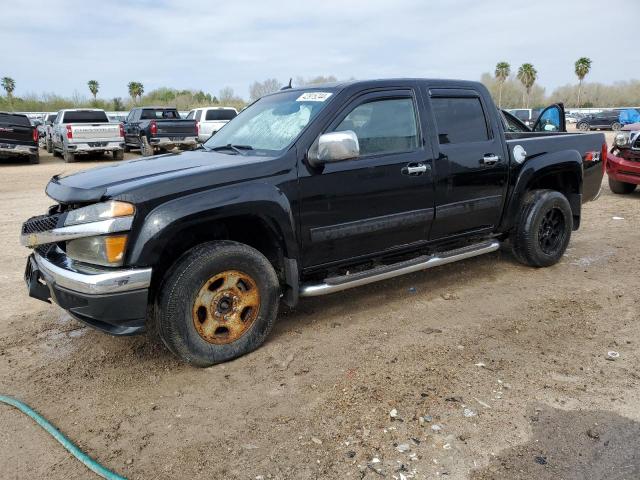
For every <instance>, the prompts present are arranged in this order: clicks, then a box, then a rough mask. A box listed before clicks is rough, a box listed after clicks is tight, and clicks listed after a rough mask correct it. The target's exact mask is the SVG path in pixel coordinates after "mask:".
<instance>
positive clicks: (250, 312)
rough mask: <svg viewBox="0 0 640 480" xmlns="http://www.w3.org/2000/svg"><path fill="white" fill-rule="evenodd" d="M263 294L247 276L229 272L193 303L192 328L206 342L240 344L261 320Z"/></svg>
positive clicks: (213, 279) (209, 283) (204, 288)
mask: <svg viewBox="0 0 640 480" xmlns="http://www.w3.org/2000/svg"><path fill="white" fill-rule="evenodd" d="M259 311H260V291H259V289H258V285H257V284H256V282H255V280H254V279H253V278H251V276H250V275H247V274H246V273H244V272H240V271H238V270H226V271H224V272H222V273H219V274H217V275H214V276H213V277H211V278H210V279H209V280H207V282H205V284H204V285H203V286H202V288H201V289H200V291H199V292H198V294H197V295H196V298H195V301H194V303H193V309H192V316H193V324H194V326H195V328H196V331H197V332H198V334H199V335H200V336H201V337H202V339H203V340H205V341H207V342H209V343H213V344H215V345H224V344H227V343H232V342H235V341H236V340H238V339H239V338H240V337H242V335H244V334H245V332H246V331H247V330H249V329H250V328H251V325H253V322H254V321H255V320H256V318H257V317H258V312H259Z"/></svg>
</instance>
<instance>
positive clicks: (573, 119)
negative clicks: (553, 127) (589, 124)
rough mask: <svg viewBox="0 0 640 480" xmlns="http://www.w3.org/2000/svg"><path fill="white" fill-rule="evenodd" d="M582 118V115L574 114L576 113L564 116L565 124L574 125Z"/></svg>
mask: <svg viewBox="0 0 640 480" xmlns="http://www.w3.org/2000/svg"><path fill="white" fill-rule="evenodd" d="M583 118H584V115H583V114H582V113H577V112H576V113H567V114H565V119H566V121H567V123H573V124H576V123H578V122H579V121H580V120H581V119H583Z"/></svg>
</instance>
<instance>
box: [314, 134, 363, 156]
mask: <svg viewBox="0 0 640 480" xmlns="http://www.w3.org/2000/svg"><path fill="white" fill-rule="evenodd" d="M359 156H360V144H359V143H358V136H357V135H356V133H355V132H354V131H353V130H345V131H342V132H330V133H325V134H323V135H320V138H319V139H318V163H330V162H340V161H342V160H348V159H350V158H356V157H359Z"/></svg>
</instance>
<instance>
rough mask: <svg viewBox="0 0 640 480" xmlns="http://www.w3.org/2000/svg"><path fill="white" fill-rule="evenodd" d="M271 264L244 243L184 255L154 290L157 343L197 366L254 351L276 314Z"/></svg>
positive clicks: (210, 245) (211, 245) (200, 247)
mask: <svg viewBox="0 0 640 480" xmlns="http://www.w3.org/2000/svg"><path fill="white" fill-rule="evenodd" d="M279 303H280V283H279V279H278V275H277V274H276V271H275V269H274V268H273V265H272V264H271V263H270V262H269V260H268V259H267V257H265V256H264V255H263V254H262V253H261V252H259V251H258V250H256V249H255V248H253V247H250V246H249V245H244V244H242V243H238V242H233V241H230V240H217V241H212V242H207V243H203V244H201V245H197V246H195V247H194V248H192V249H191V250H189V251H187V252H185V253H184V254H183V255H182V256H181V257H180V258H179V259H178V260H177V261H176V263H175V265H173V266H172V267H171V269H170V270H169V271H168V272H167V275H166V277H165V279H164V281H163V283H162V286H161V287H160V289H159V293H158V300H157V308H156V309H155V315H154V318H155V326H156V328H157V331H158V335H159V337H160V338H161V339H162V341H163V343H164V344H165V345H166V346H167V347H168V348H169V350H171V351H172V352H173V353H174V354H176V355H177V356H178V357H180V358H181V359H182V360H184V361H186V362H188V363H190V364H191V365H196V366H199V367H208V366H210V365H214V364H216V363H220V362H226V361H228V360H231V359H233V358H236V357H239V356H240V355H244V354H245V353H248V352H251V351H253V350H255V349H256V348H258V347H259V346H260V345H262V343H263V342H264V341H265V339H266V338H267V335H269V332H270V331H271V328H272V327H273V323H274V321H275V319H276V317H277V315H278V305H279Z"/></svg>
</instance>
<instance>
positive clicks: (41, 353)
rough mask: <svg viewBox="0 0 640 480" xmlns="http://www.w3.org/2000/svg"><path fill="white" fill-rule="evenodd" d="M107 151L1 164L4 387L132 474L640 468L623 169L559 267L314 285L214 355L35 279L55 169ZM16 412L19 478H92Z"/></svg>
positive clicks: (633, 278) (632, 236) (4, 459)
mask: <svg viewBox="0 0 640 480" xmlns="http://www.w3.org/2000/svg"><path fill="white" fill-rule="evenodd" d="M130 157H132V158H133V157H137V155H135V154H133V155H130ZM97 160H100V159H91V160H90V161H86V162H81V163H78V164H72V165H65V164H63V163H61V162H60V160H59V159H53V158H52V157H50V156H46V155H43V163H42V164H40V165H18V164H11V165H10V164H3V165H0V172H1V175H0V192H2V204H1V205H0V209H1V212H2V213H1V218H2V219H3V222H2V224H1V225H0V241H1V242H2V244H3V246H4V248H3V249H2V250H0V261H1V262H2V264H3V265H4V268H3V269H2V271H1V272H0V294H1V295H2V298H3V299H4V300H3V301H2V311H1V312H0V392H1V393H5V394H10V395H14V396H16V397H18V398H20V399H22V400H23V401H26V402H28V403H29V404H30V405H32V406H33V407H34V408H36V409H37V410H38V411H40V412H41V413H42V414H43V415H44V416H46V417H47V418H48V419H50V420H51V421H52V422H53V423H54V424H55V425H57V426H58V427H59V428H60V429H61V431H62V432H64V433H65V434H66V435H68V436H69V437H70V438H71V439H72V440H73V441H75V442H76V443H77V444H78V445H79V446H80V447H81V448H83V449H84V450H85V451H86V452H87V453H89V454H90V455H92V456H93V457H94V458H96V459H97V460H98V461H100V462H102V463H103V464H104V465H105V466H107V467H109V468H111V469H113V470H115V471H117V472H118V473H120V474H122V475H124V476H126V477H128V478H132V479H138V478H140V479H142V478H154V479H169V478H191V479H212V478H216V479H217V478H229V479H236V478H237V479H256V478H265V479H268V478H271V479H316V478H322V479H324V478H329V479H344V478H356V479H362V478H365V479H378V478H389V479H403V478H407V479H408V478H439V477H444V478H450V479H468V478H470V479H475V480H480V479H531V478H536V479H552V478H553V479H558V478H563V479H602V478H615V479H635V478H640V453H639V452H640V423H638V422H639V421H640V408H639V407H640V389H639V388H638V387H639V385H640V374H639V373H638V366H639V364H640V355H639V352H638V345H640V326H639V324H638V320H639V307H640V279H639V277H638V266H639V265H640V250H639V249H638V242H639V240H640V234H639V232H640V191H637V192H636V193H634V194H632V195H629V196H617V195H613V194H612V193H611V192H610V191H609V189H608V188H607V186H606V181H605V182H604V191H603V194H602V196H601V198H600V199H599V200H598V201H597V202H592V203H590V204H587V205H586V206H585V208H584V216H583V222H582V228H581V229H580V230H579V231H578V232H575V233H574V235H573V237H572V241H571V244H570V247H569V250H568V251H567V254H566V256H565V257H564V258H563V260H562V261H561V262H560V263H559V264H558V265H555V266H553V267H551V268H547V269H531V268H527V267H524V266H522V265H520V264H518V263H516V262H515V261H514V260H513V259H512V258H511V256H510V255H509V254H508V253H505V252H496V253H494V254H489V255H485V256H482V257H477V258H474V259H470V260H468V261H464V262H460V263H457V264H452V265H447V266H444V267H440V268H437V269H433V270H430V271H426V272H421V273H417V274H412V275H408V276H404V277H400V278H397V279H394V280H390V281H387V282H383V283H379V284H375V285H372V286H369V287H363V288H359V289H354V290H350V291H347V292H342V293H339V294H335V295H332V296H328V297H324V298H320V299H308V300H304V301H302V302H301V303H300V305H299V307H298V308H297V309H296V310H295V311H286V312H283V313H282V314H281V315H280V317H279V321H278V323H277V324H276V327H275V329H274V332H273V333H272V335H271V336H270V338H269V339H268V341H267V342H266V344H265V345H264V346H263V347H262V348H260V349H259V350H257V351H256V352H254V353H252V354H250V355H247V356H245V357H242V358H240V359H237V360H235V361H232V362H229V363H227V364H224V365H219V366H216V367H212V368H209V369H195V368H191V367H188V366H185V365H183V364H181V363H179V362H178V361H177V360H176V359H174V358H173V357H172V356H171V354H170V353H169V352H168V351H166V350H165V349H164V348H163V347H162V346H161V345H158V344H157V343H155V342H153V341H151V340H149V339H147V338H145V337H130V338H114V337H110V336H107V335H104V334H101V333H98V332H96V331H93V330H91V329H89V328H87V327H84V326H83V325H82V324H80V323H78V322H76V321H74V320H72V319H70V318H69V317H68V316H67V315H66V314H65V313H64V312H62V311H61V310H60V309H59V308H58V307H56V306H50V305H47V304H45V303H42V302H39V301H36V300H33V299H30V298H28V297H27V296H26V291H25V287H24V284H23V281H22V272H23V269H24V264H25V259H26V256H27V254H28V251H27V250H26V249H24V248H22V247H20V245H19V242H18V232H19V226H20V224H21V222H22V221H23V220H25V219H26V218H27V217H29V216H30V215H34V214H38V213H41V212H42V211H44V209H45V208H46V207H47V206H48V205H49V204H50V200H48V199H47V198H46V197H45V195H44V193H43V187H44V185H45V183H46V181H47V180H48V178H49V177H50V176H51V175H52V174H55V173H59V172H61V171H70V170H77V169H82V168H86V167H90V166H93V165H94V164H95V162H96V161H97ZM105 161H106V160H105ZM614 217H619V218H621V219H615V218H614ZM610 350H615V351H618V352H619V353H620V357H619V358H618V359H617V360H615V361H610V360H607V352H608V351H610ZM0 424H1V425H2V428H0V452H1V453H0V471H1V472H3V473H2V477H3V478H8V479H13V478H16V479H24V478H49V479H69V478H92V476H91V475H92V474H91V473H90V472H88V471H87V470H86V469H85V468H84V467H83V466H82V465H81V464H80V463H79V462H77V461H75V460H74V459H73V458H71V457H70V456H69V455H68V454H67V453H66V452H65V451H64V450H63V449H62V447H61V446H59V445H58V444H57V443H55V442H54V441H53V440H52V439H51V438H49V437H48V436H47V435H46V434H45V433H44V432H43V431H42V430H40V429H39V428H38V427H36V426H35V424H33V422H31V421H30V420H29V419H28V418H26V417H24V416H22V415H20V414H19V413H17V411H15V410H13V409H11V408H9V407H6V406H0Z"/></svg>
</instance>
